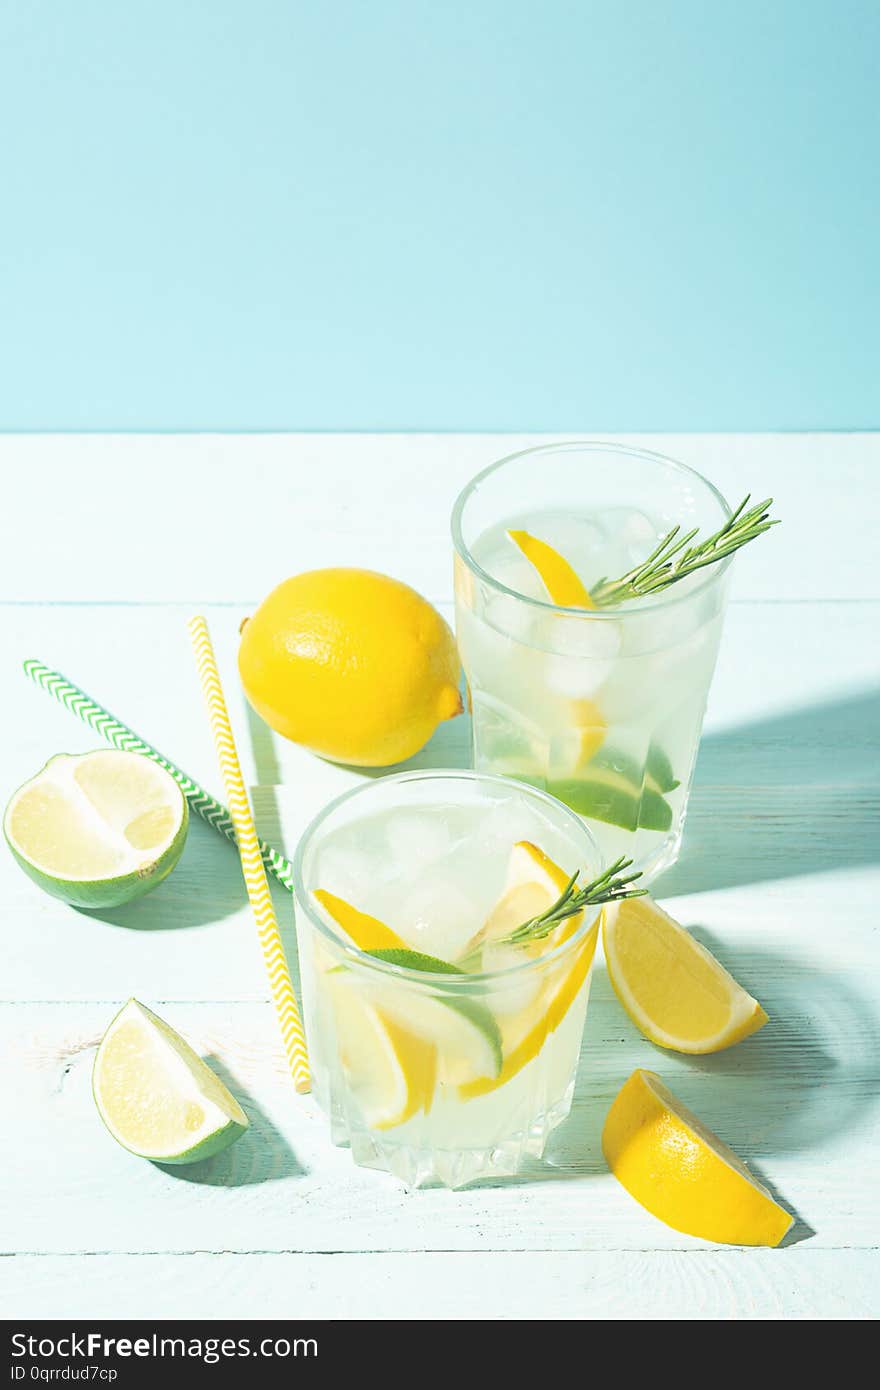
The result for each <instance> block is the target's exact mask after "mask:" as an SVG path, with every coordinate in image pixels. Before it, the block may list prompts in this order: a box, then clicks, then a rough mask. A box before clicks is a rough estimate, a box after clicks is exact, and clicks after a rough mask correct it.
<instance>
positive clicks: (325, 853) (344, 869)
mask: <svg viewBox="0 0 880 1390" xmlns="http://www.w3.org/2000/svg"><path fill="white" fill-rule="evenodd" d="M375 877H376V861H375V859H374V858H373V857H372V856H371V855H370V854H369V853H368V852H367V851H366V850H365V849H360V848H358V847H357V846H355V845H341V844H333V843H332V842H331V843H329V844H327V845H325V846H324V848H323V849H322V850H321V851H320V853H319V855H318V857H317V862H316V864H315V871H314V884H315V887H316V888H324V889H326V890H327V891H328V892H330V893H335V894H336V896H337V897H338V898H345V900H346V902H350V903H351V904H352V906H354V907H357V908H360V909H361V911H365V910H366V909H365V907H364V904H365V902H366V900H367V898H368V897H369V895H370V888H371V885H372V883H373V881H374V880H375Z"/></svg>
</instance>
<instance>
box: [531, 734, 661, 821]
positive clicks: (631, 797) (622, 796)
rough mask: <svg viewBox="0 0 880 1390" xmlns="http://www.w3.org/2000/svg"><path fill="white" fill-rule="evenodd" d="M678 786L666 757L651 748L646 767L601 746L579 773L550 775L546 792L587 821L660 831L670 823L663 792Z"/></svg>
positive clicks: (624, 755) (654, 748)
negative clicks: (573, 775)
mask: <svg viewBox="0 0 880 1390" xmlns="http://www.w3.org/2000/svg"><path fill="white" fill-rule="evenodd" d="M652 769H653V770H652ZM677 786H678V782H677V781H676V780H675V778H674V777H673V776H672V769H671V767H670V765H669V760H668V759H667V757H666V755H665V754H664V753H663V752H661V751H660V750H659V749H657V748H656V747H654V746H652V748H651V750H650V751H649V754H648V758H647V760H646V764H645V767H644V769H641V768H640V767H639V766H638V764H637V763H636V762H635V760H634V759H632V758H630V757H628V756H627V755H626V754H621V753H618V752H616V751H614V750H613V749H603V751H602V753H601V754H600V755H599V756H597V757H594V758H593V760H592V762H590V763H589V764H588V765H587V767H585V768H584V770H583V772H582V773H581V775H580V776H576V777H563V778H554V779H553V780H552V781H551V782H550V783H549V784H548V787H547V790H548V791H549V792H551V793H552V794H553V795H554V796H557V797H558V798H559V800H560V801H564V802H565V804H566V805H567V806H570V807H571V809H572V810H573V811H577V813H578V815H580V816H584V817H586V818H587V819H589V820H600V821H604V822H605V823H606V824H608V825H619V826H620V827H621V829H622V830H632V831H635V830H638V829H643V830H657V831H664V830H668V829H669V827H670V826H671V825H672V807H671V806H670V805H669V802H668V801H667V800H666V798H665V796H664V795H663V793H664V791H672V790H674V788H675V787H677Z"/></svg>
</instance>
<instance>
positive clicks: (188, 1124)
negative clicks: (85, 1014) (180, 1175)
mask: <svg viewBox="0 0 880 1390" xmlns="http://www.w3.org/2000/svg"><path fill="white" fill-rule="evenodd" d="M92 1090H93V1092H94V1096H95V1104H96V1105H97V1107H98V1113H99V1115H100V1116H101V1119H102V1120H103V1121H104V1124H105V1125H106V1126H107V1129H108V1130H109V1131H110V1133H111V1134H112V1136H113V1138H114V1139H115V1140H116V1142H117V1143H119V1144H121V1145H122V1147H123V1148H125V1149H129V1150H130V1152H131V1153H134V1154H137V1155H138V1157H140V1158H149V1159H152V1160H153V1161H154V1162H157V1163H195V1162H197V1161H198V1160H199V1159H202V1158H210V1157H211V1155H212V1154H216V1153H219V1152H220V1151H221V1149H225V1148H227V1147H228V1146H229V1145H230V1144H232V1143H234V1142H235V1140H236V1139H238V1138H239V1137H240V1136H241V1135H242V1134H244V1132H245V1130H246V1129H247V1127H248V1117H247V1115H246V1114H245V1113H244V1111H243V1110H242V1108H241V1106H240V1105H239V1103H238V1101H237V1100H236V1099H235V1097H234V1096H232V1095H231V1094H230V1093H229V1091H228V1090H227V1089H226V1087H225V1086H224V1085H223V1082H222V1081H221V1080H220V1079H219V1077H217V1076H215V1074H214V1072H212V1071H211V1068H210V1067H209V1066H207V1065H206V1063H205V1062H203V1061H202V1059H201V1057H199V1056H198V1055H197V1054H196V1053H195V1052H193V1050H192V1048H191V1047H190V1046H189V1044H188V1043H187V1042H185V1041H184V1039H183V1038H182V1037H181V1036H180V1034H179V1033H175V1031H174V1029H173V1028H171V1027H169V1025H168V1024H167V1023H165V1022H164V1021H163V1020H162V1019H161V1018H158V1017H157V1016H156V1014H154V1013H152V1012H151V1011H150V1010H149V1009H147V1008H145V1007H144V1005H143V1004H139V1003H138V1001H137V1000H136V999H129V1001H128V1003H127V1004H126V1005H125V1008H124V1009H122V1010H120V1012H119V1013H118V1014H117V1015H116V1017H115V1018H114V1020H113V1022H112V1023H111V1024H110V1027H109V1028H108V1029H107V1031H106V1033H105V1034H104V1036H103V1038H102V1039H101V1043H100V1046H99V1047H98V1052H97V1055H96V1057H95V1067H94V1071H93V1073H92Z"/></svg>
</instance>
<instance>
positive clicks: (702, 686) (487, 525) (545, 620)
mask: <svg viewBox="0 0 880 1390" xmlns="http://www.w3.org/2000/svg"><path fill="white" fill-rule="evenodd" d="M729 516H730V508H729V507H728V505H727V503H726V502H725V500H724V498H723V497H722V496H721V494H720V493H719V492H718V491H717V490H716V489H715V488H714V487H713V486H712V484H711V483H709V482H707V481H706V479H705V478H702V477H701V476H700V475H699V474H698V473H695V472H694V471H693V469H691V468H687V467H685V465H684V464H681V463H677V462H675V460H673V459H670V458H665V457H663V456H662V455H660V454H655V453H650V452H648V451H647V450H643V449H633V448H624V447H620V446H618V445H614V444H601V443H590V442H571V443H562V444H550V445H546V446H543V447H541V448H537V449H527V450H525V451H524V452H522V453H518V454H513V455H511V456H510V457H508V458H504V459H502V460H501V461H500V462H498V463H495V464H493V465H492V466H491V467H489V468H487V469H485V471H484V472H482V473H480V474H479V475H478V476H477V477H476V478H474V479H473V480H472V481H471V482H470V483H469V484H468V485H467V487H466V488H465V489H464V491H463V492H462V493H461V495H460V496H459V498H458V500H457V502H456V504H455V508H454V510H453V514H452V534H453V541H454V544H455V600H456V631H457V637H458V645H459V650H460V652H461V658H462V664H463V666H464V669H465V674H466V676H467V680H468V686H469V692H470V704H471V713H472V737H473V765H474V767H475V768H476V769H477V770H478V771H480V772H495V773H502V774H504V775H505V776H508V777H515V778H519V779H520V780H522V781H523V782H527V783H530V784H531V785H532V786H535V787H539V788H541V789H543V790H546V791H549V792H551V793H552V794H553V795H554V796H556V797H558V798H559V799H560V800H562V801H564V802H565V803H566V805H568V806H570V807H571V808H572V810H574V811H576V812H577V813H578V814H579V815H580V816H582V817H583V818H584V820H585V821H586V823H587V824H588V825H589V826H590V828H591V829H592V830H593V832H594V833H595V835H596V838H597V840H598V842H599V844H600V845H601V847H602V851H603V854H604V855H605V858H606V859H608V860H614V859H616V858H617V857H618V856H619V855H626V856H627V857H628V858H630V859H632V860H633V861H634V863H635V867H636V868H638V869H641V870H642V871H643V872H644V873H645V875H647V876H651V875H654V874H657V873H659V872H660V871H661V870H662V869H664V868H667V867H668V866H669V865H670V864H672V863H674V862H675V859H676V858H677V855H678V850H679V846H680V843H681V834H682V827H683V824H684V817H685V811H686V808H687V798H688V792H689V789H690V784H691V778H692V774H693V768H694V762H695V759H696V753H697V745H698V742H699V738H700V730H701V727H702V723H703V714H704V711H705V708H706V699H707V696H708V691H709V684H710V682H711V679H712V673H713V671H714V668H715V659H716V656H717V653H718V643H719V639H720V635H721V624H722V620H723V616H724V607H725V600H726V592H727V572H728V567H729V563H730V561H729V558H728V559H727V560H721V561H719V562H718V563H716V564H712V565H708V566H706V567H705V568H703V569H700V570H698V571H696V573H694V574H692V575H690V576H689V577H688V578H685V579H682V580H680V581H679V582H677V583H675V584H672V585H670V586H669V587H668V588H667V589H665V590H663V591H662V592H661V593H658V594H655V595H653V596H651V597H646V598H638V599H632V600H628V601H626V602H623V603H621V604H619V605H618V606H615V607H607V608H598V609H585V608H583V607H581V608H568V607H559V606H557V605H555V604H553V603H552V602H551V601H550V599H549V597H548V591H547V588H546V587H545V585H544V583H543V581H542V577H541V575H540V574H539V571H538V570H537V569H536V568H535V566H534V565H533V563H532V562H531V561H530V560H529V559H527V558H526V555H525V554H524V553H523V551H522V550H521V549H520V548H519V547H518V546H517V545H516V544H514V541H513V540H512V539H511V537H510V536H509V535H508V532H509V531H519V532H522V531H525V532H528V533H529V534H530V535H531V536H535V537H538V538H539V539H540V540H542V541H545V542H547V543H548V544H549V545H550V546H552V547H553V549H554V551H555V552H556V553H558V554H559V555H561V556H562V557H563V558H564V559H565V560H566V561H567V562H568V564H569V565H570V566H571V567H572V568H573V569H574V571H575V572H576V575H577V577H578V578H579V579H580V580H581V581H582V583H583V585H584V586H585V587H586V589H587V590H588V591H589V590H590V589H592V588H595V586H596V585H597V584H598V583H599V582H600V581H601V580H602V579H609V580H610V579H617V578H620V577H622V576H623V575H624V574H625V573H626V572H627V571H629V570H630V569H632V568H633V566H635V565H637V564H639V563H641V562H642V561H644V560H645V559H647V557H648V556H649V555H650V553H651V551H652V550H653V549H654V548H655V547H656V545H657V544H658V542H659V541H660V540H661V539H662V538H663V536H665V535H666V533H667V532H668V531H670V530H671V529H672V527H673V526H675V525H679V526H680V527H681V534H684V533H685V532H686V531H689V530H690V529H691V528H693V527H699V528H700V530H701V532H702V533H703V534H704V535H708V534H710V533H712V532H714V531H716V530H718V528H719V527H720V526H723V525H724V523H725V522H726V520H727V519H728V517H729Z"/></svg>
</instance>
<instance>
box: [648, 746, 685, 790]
mask: <svg viewBox="0 0 880 1390" xmlns="http://www.w3.org/2000/svg"><path fill="white" fill-rule="evenodd" d="M645 772H646V780H647V783H648V786H649V787H653V789H654V790H655V791H658V792H674V791H675V789H676V787H678V786H680V785H681V784H680V783H679V781H678V778H677V777H676V775H675V773H674V772H673V771H672V764H671V763H670V761H669V759H668V758H667V756H666V754H665V753H664V752H663V749H662V748H661V747H660V746H659V744H656V743H652V744H651V747H650V748H649V749H648V758H647V762H646V763H645Z"/></svg>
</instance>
